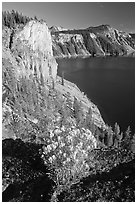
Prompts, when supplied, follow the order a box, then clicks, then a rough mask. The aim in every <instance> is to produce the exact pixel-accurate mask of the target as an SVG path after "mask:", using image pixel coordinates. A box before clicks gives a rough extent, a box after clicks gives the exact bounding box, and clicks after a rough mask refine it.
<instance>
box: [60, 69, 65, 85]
mask: <svg viewBox="0 0 137 204" xmlns="http://www.w3.org/2000/svg"><path fill="white" fill-rule="evenodd" d="M61 79H62V83H61V84H62V85H63V86H64V71H62V74H61Z"/></svg>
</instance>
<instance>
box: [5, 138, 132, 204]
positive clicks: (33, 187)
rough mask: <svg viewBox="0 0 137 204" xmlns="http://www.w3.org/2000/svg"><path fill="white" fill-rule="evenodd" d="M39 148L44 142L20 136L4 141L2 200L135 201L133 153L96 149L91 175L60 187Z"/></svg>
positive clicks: (92, 160) (93, 155) (92, 154)
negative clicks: (35, 141)
mask: <svg viewBox="0 0 137 204" xmlns="http://www.w3.org/2000/svg"><path fill="white" fill-rule="evenodd" d="M40 148H41V145H38V144H34V143H24V142H23V141H21V140H20V139H16V140H13V139H5V140H3V161H2V162H3V194H2V200H3V202H9V201H10V202H45V201H53V200H54V201H58V202H62V201H63V202H79V201H82V202H97V201H98V202H100V201H105V202H108V201H111V202H131V201H135V159H134V154H133V153H131V152H128V151H127V150H121V151H119V150H117V149H106V150H105V149H98V150H93V151H92V153H91V156H92V158H91V161H90V166H91V168H90V175H89V176H87V177H86V178H83V179H81V180H80V181H79V182H77V183H76V184H72V183H71V184H70V185H68V186H64V187H61V186H57V185H56V184H55V183H54V181H53V180H52V179H51V178H50V177H49V174H50V173H51V170H49V169H48V168H47V166H45V165H44V164H43V162H42V159H41V157H40V153H39V152H40V151H39V150H40ZM91 164H92V165H91ZM55 192H56V193H55Z"/></svg>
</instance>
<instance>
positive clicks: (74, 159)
mask: <svg viewBox="0 0 137 204" xmlns="http://www.w3.org/2000/svg"><path fill="white" fill-rule="evenodd" d="M96 147H97V141H96V139H95V137H94V136H93V135H92V133H91V131H90V130H88V129H85V128H81V129H79V128H76V127H75V126H71V127H70V128H66V127H65V126H62V127H61V128H59V127H58V126H57V127H56V128H55V129H54V130H50V131H49V132H48V134H46V144H45V145H43V150H42V158H43V160H44V163H45V164H46V165H47V166H50V167H51V168H53V169H55V173H56V178H54V179H55V180H56V182H57V183H58V184H59V185H60V184H66V183H67V181H68V182H70V181H72V182H74V181H77V180H78V179H80V178H81V177H83V176H86V175H87V174H88V172H89V166H88V164H87V162H86V160H88V156H89V155H88V154H89V152H90V151H91V150H92V149H94V148H96Z"/></svg>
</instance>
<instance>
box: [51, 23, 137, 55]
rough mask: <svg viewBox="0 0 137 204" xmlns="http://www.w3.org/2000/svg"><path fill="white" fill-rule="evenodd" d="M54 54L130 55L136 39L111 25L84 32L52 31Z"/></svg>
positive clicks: (88, 29) (90, 28)
mask: <svg viewBox="0 0 137 204" xmlns="http://www.w3.org/2000/svg"><path fill="white" fill-rule="evenodd" d="M51 34H52V41H53V53H54V56H56V57H71V56H73V57H76V56H106V55H111V56H113V55H115V56H118V55H130V54H133V53H134V49H135V47H134V39H133V37H132V36H131V35H130V34H128V33H125V32H120V31H118V30H116V29H114V28H112V27H110V26H109V25H102V26H98V27H89V28H87V29H83V30H59V29H51Z"/></svg>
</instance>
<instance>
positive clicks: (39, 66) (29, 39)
mask: <svg viewBox="0 0 137 204" xmlns="http://www.w3.org/2000/svg"><path fill="white" fill-rule="evenodd" d="M11 51H12V53H13V54H14V56H15V57H16V58H17V60H18V61H19V64H20V67H21V69H20V70H18V71H19V75H25V76H26V77H27V78H30V77H31V76H32V77H33V76H34V75H36V76H37V78H38V79H39V80H40V81H41V82H43V83H47V81H48V80H49V81H50V80H52V81H53V82H55V81H56V75H57V63H56V61H55V59H54V57H53V51H52V40H51V35H50V32H49V30H48V27H47V25H46V23H39V22H35V21H30V22H29V23H28V24H27V25H26V26H25V27H24V28H23V30H21V31H18V32H16V33H15V35H14V36H13V39H12V44H11Z"/></svg>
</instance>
